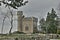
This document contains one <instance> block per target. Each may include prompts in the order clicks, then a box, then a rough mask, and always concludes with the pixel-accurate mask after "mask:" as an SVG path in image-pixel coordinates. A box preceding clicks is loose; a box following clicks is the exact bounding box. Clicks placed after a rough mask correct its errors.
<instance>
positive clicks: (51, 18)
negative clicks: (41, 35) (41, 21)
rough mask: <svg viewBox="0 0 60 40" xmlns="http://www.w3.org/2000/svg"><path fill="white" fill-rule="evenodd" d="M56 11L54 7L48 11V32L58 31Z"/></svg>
mask: <svg viewBox="0 0 60 40" xmlns="http://www.w3.org/2000/svg"><path fill="white" fill-rule="evenodd" d="M55 13H56V12H55V11H54V9H53V8H52V10H51V13H49V12H48V14H47V18H46V24H48V25H46V26H47V30H48V31H47V32H48V33H57V26H58V25H57V20H56V18H57V15H56V14H55Z"/></svg>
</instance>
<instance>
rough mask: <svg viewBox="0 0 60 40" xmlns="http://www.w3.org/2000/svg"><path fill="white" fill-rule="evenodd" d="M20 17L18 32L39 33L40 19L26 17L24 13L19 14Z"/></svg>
mask: <svg viewBox="0 0 60 40" xmlns="http://www.w3.org/2000/svg"><path fill="white" fill-rule="evenodd" d="M17 17H18V28H17V29H18V31H19V32H24V33H33V32H37V31H38V30H37V22H38V18H36V17H25V16H24V15H23V12H22V11H18V12H17Z"/></svg>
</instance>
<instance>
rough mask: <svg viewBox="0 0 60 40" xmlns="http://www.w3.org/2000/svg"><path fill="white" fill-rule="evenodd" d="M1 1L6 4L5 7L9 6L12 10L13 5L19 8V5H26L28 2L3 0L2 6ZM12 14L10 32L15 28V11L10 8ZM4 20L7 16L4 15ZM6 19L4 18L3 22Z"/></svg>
mask: <svg viewBox="0 0 60 40" xmlns="http://www.w3.org/2000/svg"><path fill="white" fill-rule="evenodd" d="M1 3H3V4H5V7H8V9H9V10H10V9H11V7H12V8H14V9H17V8H18V7H21V6H24V5H26V3H28V1H25V2H24V1H23V0H7V1H6V0H1V1H0V6H1V5H2V4H1ZM10 14H11V28H10V31H9V34H10V33H11V30H12V28H13V13H12V11H11V10H10ZM4 20H5V17H4ZM4 20H3V23H4ZM3 25H4V24H3ZM2 29H3V28H2Z"/></svg>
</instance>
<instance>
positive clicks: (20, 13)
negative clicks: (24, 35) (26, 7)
mask: <svg viewBox="0 0 60 40" xmlns="http://www.w3.org/2000/svg"><path fill="white" fill-rule="evenodd" d="M22 15H23V12H22V11H18V12H17V18H18V27H17V30H18V31H19V32H22Z"/></svg>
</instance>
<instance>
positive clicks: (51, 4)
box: [0, 0, 60, 33]
mask: <svg viewBox="0 0 60 40" xmlns="http://www.w3.org/2000/svg"><path fill="white" fill-rule="evenodd" d="M28 1H29V2H28V3H27V5H25V6H23V7H20V8H18V10H19V11H23V13H24V15H25V16H34V17H37V18H39V19H41V18H43V17H44V18H46V14H47V12H49V11H51V8H54V9H55V10H56V9H57V7H58V4H59V3H60V0H28ZM1 11H2V12H3V14H4V13H6V12H7V10H6V8H4V7H3V6H2V7H0V28H1V27H2V19H3V17H4V16H3V15H1ZM56 12H57V11H56ZM57 14H59V13H58V12H57ZM15 17H16V15H14V19H16V18H15ZM7 19H8V18H7ZM7 19H6V21H5V26H4V33H8V31H9V28H10V23H9V22H8V21H9V20H7ZM5 29H6V30H5ZM16 30H17V20H15V21H14V27H13V31H16ZM0 32H1V29H0Z"/></svg>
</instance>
